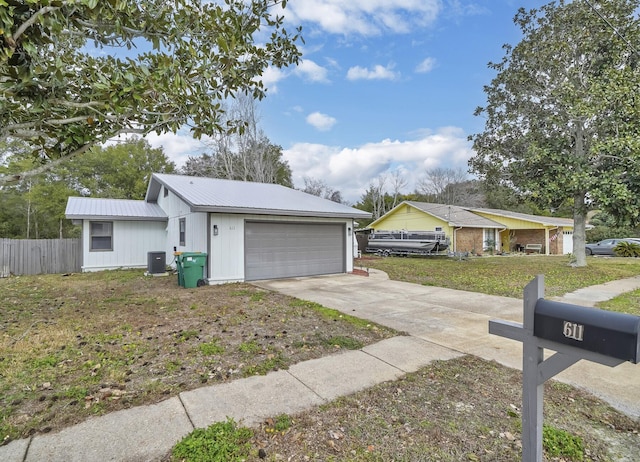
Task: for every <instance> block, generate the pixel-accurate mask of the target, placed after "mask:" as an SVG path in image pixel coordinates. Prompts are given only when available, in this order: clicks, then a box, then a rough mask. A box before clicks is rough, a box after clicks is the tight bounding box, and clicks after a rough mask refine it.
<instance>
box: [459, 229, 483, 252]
mask: <svg viewBox="0 0 640 462" xmlns="http://www.w3.org/2000/svg"><path fill="white" fill-rule="evenodd" d="M482 238H483V234H482V229H479V228H462V229H459V230H457V231H456V246H455V249H456V252H471V251H473V250H475V251H476V252H482V247H483V242H482Z"/></svg>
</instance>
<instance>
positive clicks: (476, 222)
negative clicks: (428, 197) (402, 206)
mask: <svg viewBox="0 0 640 462" xmlns="http://www.w3.org/2000/svg"><path fill="white" fill-rule="evenodd" d="M406 203H407V204H409V205H411V206H412V207H415V208H417V209H419V210H422V211H423V212H425V213H428V214H430V215H433V216H434V217H436V218H440V219H441V220H443V221H446V222H447V223H449V225H450V226H463V227H465V228H504V225H503V224H501V223H498V222H497V221H493V220H490V219H489V218H485V217H482V216H480V215H477V214H475V213H473V212H470V211H469V210H467V209H466V208H464V207H459V206H457V205H444V204H429V203H427V202H415V201H406Z"/></svg>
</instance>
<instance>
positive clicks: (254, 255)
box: [244, 222, 346, 281]
mask: <svg viewBox="0 0 640 462" xmlns="http://www.w3.org/2000/svg"><path fill="white" fill-rule="evenodd" d="M244 245H245V253H244V255H245V280H247V281H255V280H257V279H276V278H286V277H295V276H314V275H317V274H332V273H344V272H345V271H346V262H345V258H346V257H345V253H346V252H345V231H344V225H343V224H336V223H274V222H246V223H245V236H244Z"/></svg>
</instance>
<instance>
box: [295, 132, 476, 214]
mask: <svg viewBox="0 0 640 462" xmlns="http://www.w3.org/2000/svg"><path fill="white" fill-rule="evenodd" d="M471 155H472V151H471V146H470V143H469V142H468V141H467V136H466V134H465V133H464V132H463V130H462V129H460V128H457V127H443V128H439V129H438V130H436V131H435V132H431V131H427V132H425V133H424V134H423V135H422V136H421V137H420V138H418V139H415V140H405V141H401V140H390V139H385V140H382V141H379V142H375V143H367V144H364V145H362V146H358V147H355V148H348V147H339V146H327V145H322V144H311V143H298V144H295V145H293V146H292V147H291V148H290V149H286V150H284V151H283V156H284V158H285V159H286V160H287V162H288V163H289V166H290V167H291V170H292V172H293V180H294V184H295V185H296V186H298V187H301V186H302V185H303V184H304V179H303V178H304V177H305V176H308V177H312V178H318V179H322V180H323V181H325V182H326V183H327V184H328V185H329V186H330V187H332V188H333V189H336V190H339V191H340V192H341V193H342V195H343V197H344V198H345V199H346V200H348V201H349V202H351V203H356V202H357V201H358V200H359V199H360V197H361V196H362V194H364V192H365V191H366V190H367V188H368V186H369V183H370V182H371V181H372V180H374V179H375V178H377V177H378V176H379V175H381V174H384V173H385V172H390V171H392V170H399V171H401V172H403V173H404V174H405V175H406V176H405V177H406V179H407V182H408V185H407V189H406V190H405V191H402V192H403V193H410V192H413V191H414V189H415V185H416V181H417V180H418V179H419V177H420V176H422V175H424V173H425V170H426V169H429V168H434V167H451V168H459V167H463V168H464V167H466V164H467V160H468V159H469V158H470V157H471Z"/></svg>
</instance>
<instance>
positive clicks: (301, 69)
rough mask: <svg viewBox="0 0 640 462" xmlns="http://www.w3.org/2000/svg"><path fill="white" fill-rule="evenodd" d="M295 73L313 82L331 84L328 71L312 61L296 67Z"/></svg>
mask: <svg viewBox="0 0 640 462" xmlns="http://www.w3.org/2000/svg"><path fill="white" fill-rule="evenodd" d="M294 73H295V74H297V75H299V76H301V77H302V78H304V79H305V80H309V81H311V82H321V83H326V82H329V78H328V77H327V74H328V71H327V69H326V68H324V67H322V66H320V65H318V64H316V63H315V62H313V61H311V60H310V59H305V60H303V61H301V62H300V64H298V66H297V67H296V69H295V71H294Z"/></svg>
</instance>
